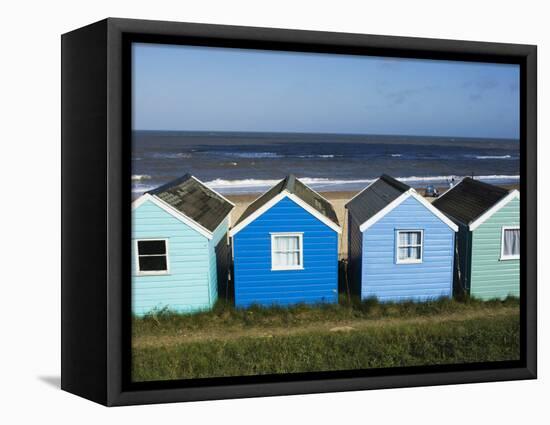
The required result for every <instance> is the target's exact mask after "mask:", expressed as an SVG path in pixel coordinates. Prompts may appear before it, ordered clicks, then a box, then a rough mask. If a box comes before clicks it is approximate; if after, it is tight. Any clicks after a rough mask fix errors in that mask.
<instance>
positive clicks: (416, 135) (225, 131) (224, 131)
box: [132, 128, 520, 142]
mask: <svg viewBox="0 0 550 425" xmlns="http://www.w3.org/2000/svg"><path fill="white" fill-rule="evenodd" d="M134 131H136V132H137V131H142V132H180V133H251V134H258V133H259V134H262V133H264V134H265V133H270V134H312V135H313V134H319V135H341V136H397V137H427V138H441V137H444V138H451V139H485V140H511V141H518V142H519V141H520V138H519V137H486V136H452V135H445V136H443V135H429V134H406V133H345V132H341V133H335V132H310V131H258V130H175V129H170V130H166V129H143V128H133V129H132V132H134Z"/></svg>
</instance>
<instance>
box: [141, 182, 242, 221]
mask: <svg viewBox="0 0 550 425" xmlns="http://www.w3.org/2000/svg"><path fill="white" fill-rule="evenodd" d="M147 193H148V194H150V195H153V196H156V197H157V198H159V199H161V200H162V201H164V202H166V203H167V204H169V205H170V206H171V207H173V208H174V209H176V210H177V211H179V212H181V213H182V214H184V215H185V216H186V217H188V218H190V219H191V220H193V221H195V222H196V223H198V224H200V225H201V226H202V227H204V228H205V229H207V230H208V231H210V232H213V231H214V230H215V229H216V227H218V226H219V224H220V223H221V222H222V221H223V220H224V219H225V218H226V217H227V215H228V214H229V213H230V212H231V210H232V209H233V207H234V205H233V204H232V203H231V202H229V201H228V200H227V199H225V198H224V197H223V196H222V195H220V194H219V193H217V192H215V191H213V190H212V189H210V188H208V187H207V186H206V185H205V184H204V183H202V182H201V181H199V180H197V179H196V178H195V177H193V176H192V175H190V174H186V175H184V176H182V177H180V178H178V179H176V180H173V181H171V182H168V183H166V184H164V185H162V186H160V187H157V188H156V189H153V190H150V191H149V192H147Z"/></svg>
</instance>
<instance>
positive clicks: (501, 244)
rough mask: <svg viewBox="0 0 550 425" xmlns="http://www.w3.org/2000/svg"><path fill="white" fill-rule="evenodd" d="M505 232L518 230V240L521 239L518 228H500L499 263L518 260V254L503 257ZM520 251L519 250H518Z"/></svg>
mask: <svg viewBox="0 0 550 425" xmlns="http://www.w3.org/2000/svg"><path fill="white" fill-rule="evenodd" d="M506 230H519V232H520V238H521V229H520V228H519V226H502V229H501V231H500V232H501V233H500V260H501V261H507V260H519V254H518V255H504V233H505V232H506ZM520 251H521V248H520Z"/></svg>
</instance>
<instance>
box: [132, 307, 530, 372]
mask: <svg viewBox="0 0 550 425" xmlns="http://www.w3.org/2000/svg"><path fill="white" fill-rule="evenodd" d="M517 358H519V304H518V301H517V300H515V299H508V300H505V301H491V302H481V301H476V300H467V301H465V302H457V301H455V300H441V301H435V302H431V303H423V304H420V303H416V304H415V303H404V304H379V303H377V302H375V301H367V302H363V303H352V304H350V305H342V304H339V305H333V306H313V307H310V306H303V305H302V306H295V307H291V308H275V307H274V308H268V309H266V308H259V307H258V308H251V309H247V310H238V309H235V308H232V307H231V306H227V305H223V304H220V305H218V306H217V307H216V308H215V309H214V311H211V312H204V313H198V314H194V315H177V314H170V313H168V312H164V313H161V314H156V315H150V316H148V317H145V318H135V319H134V322H133V377H134V379H135V380H136V381H146V380H164V379H186V378H202V377H216V376H236V375H255V374H271V373H294V372H308V371H323V370H342V369H344V370H345V369H357V368H360V369H364V368H366V369H368V368H380V367H398V366H415V365H429V364H449V363H464V362H480V361H501V360H513V359H517Z"/></svg>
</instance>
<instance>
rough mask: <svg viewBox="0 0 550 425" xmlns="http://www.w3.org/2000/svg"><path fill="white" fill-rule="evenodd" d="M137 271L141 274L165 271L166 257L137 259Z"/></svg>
mask: <svg viewBox="0 0 550 425" xmlns="http://www.w3.org/2000/svg"><path fill="white" fill-rule="evenodd" d="M139 270H140V271H142V272H153V271H154V272H160V271H166V270H167V267H166V256H165V255H159V256H154V257H139Z"/></svg>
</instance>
